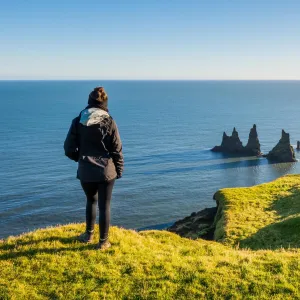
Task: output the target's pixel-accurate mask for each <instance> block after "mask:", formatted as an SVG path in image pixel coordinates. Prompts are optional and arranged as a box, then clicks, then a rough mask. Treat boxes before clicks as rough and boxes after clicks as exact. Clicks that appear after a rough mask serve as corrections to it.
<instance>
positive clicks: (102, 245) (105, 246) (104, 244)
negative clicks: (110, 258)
mask: <svg viewBox="0 0 300 300" xmlns="http://www.w3.org/2000/svg"><path fill="white" fill-rule="evenodd" d="M110 247H111V243H110V242H109V241H108V240H106V241H100V242H99V243H98V244H97V246H96V249H97V250H106V249H108V248H110Z"/></svg>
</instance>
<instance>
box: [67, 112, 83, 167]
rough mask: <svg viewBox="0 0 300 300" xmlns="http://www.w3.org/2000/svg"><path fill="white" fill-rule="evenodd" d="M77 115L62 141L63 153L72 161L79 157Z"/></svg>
mask: <svg viewBox="0 0 300 300" xmlns="http://www.w3.org/2000/svg"><path fill="white" fill-rule="evenodd" d="M78 122H79V117H76V118H75V119H73V121H72V124H71V126H70V129H69V132H68V134H67V137H66V140H65V142H64V150H65V155H66V156H67V157H69V158H70V159H72V160H74V161H76V162H77V161H78V159H79V136H78Z"/></svg>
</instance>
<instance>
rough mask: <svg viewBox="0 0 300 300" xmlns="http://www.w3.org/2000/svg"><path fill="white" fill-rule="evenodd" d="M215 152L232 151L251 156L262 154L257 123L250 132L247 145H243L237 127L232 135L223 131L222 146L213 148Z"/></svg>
mask: <svg viewBox="0 0 300 300" xmlns="http://www.w3.org/2000/svg"><path fill="white" fill-rule="evenodd" d="M211 151H213V152H223V153H232V154H240V155H249V156H254V155H256V156H260V155H261V154H262V153H261V151H260V143H259V140H258V135H257V130H256V125H255V124H254V125H253V127H252V128H251V130H250V133H249V139H248V143H247V145H246V147H244V146H243V144H242V142H241V140H240V138H239V134H238V132H237V131H236V129H235V128H233V132H232V135H231V136H228V135H227V134H226V132H224V133H223V139H222V143H221V146H215V147H214V148H213V149H211Z"/></svg>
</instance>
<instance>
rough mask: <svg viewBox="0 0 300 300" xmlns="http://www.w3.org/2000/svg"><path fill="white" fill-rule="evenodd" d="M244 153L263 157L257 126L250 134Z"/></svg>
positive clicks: (254, 126)
mask: <svg viewBox="0 0 300 300" xmlns="http://www.w3.org/2000/svg"><path fill="white" fill-rule="evenodd" d="M244 152H245V153H246V154H249V155H256V156H259V155H261V154H262V153H261V151H260V143H259V140H258V135H257V131H256V125H255V124H254V125H253V127H252V128H251V130H250V133H249V139H248V143H247V145H246V147H245V149H244Z"/></svg>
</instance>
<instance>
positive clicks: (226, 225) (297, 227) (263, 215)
mask: <svg viewBox="0 0 300 300" xmlns="http://www.w3.org/2000/svg"><path fill="white" fill-rule="evenodd" d="M215 198H216V200H217V202H218V203H219V210H218V216H217V219H216V231H215V239H216V240H217V241H222V242H224V243H225V244H229V245H239V247H242V248H247V247H248V248H251V249H278V248H286V249H287V248H299V247H300V175H287V176H284V177H281V178H279V179H277V180H275V181H273V182H270V183H265V184H261V185H257V186H253V187H249V188H230V189H222V190H220V191H218V192H217V193H216V195H215Z"/></svg>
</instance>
